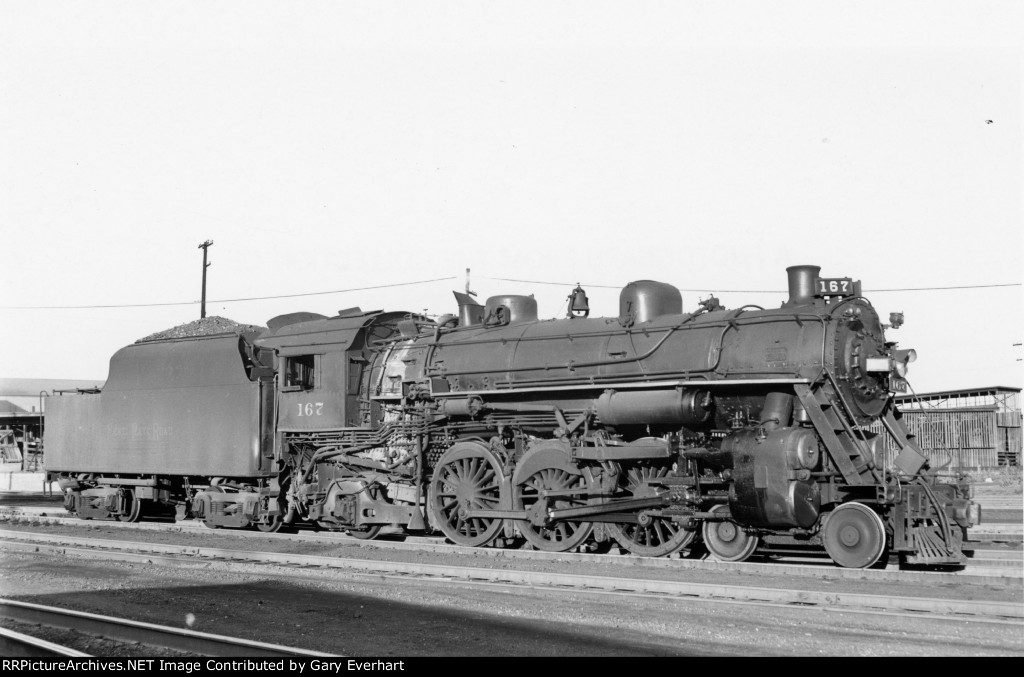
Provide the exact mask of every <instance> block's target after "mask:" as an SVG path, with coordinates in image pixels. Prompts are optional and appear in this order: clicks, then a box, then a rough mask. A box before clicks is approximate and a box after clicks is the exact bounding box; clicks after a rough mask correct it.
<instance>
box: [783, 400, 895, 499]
mask: <svg viewBox="0 0 1024 677" xmlns="http://www.w3.org/2000/svg"><path fill="white" fill-rule="evenodd" d="M793 387H794V389H795V390H796V396H797V397H798V398H799V399H800V404H802V405H803V407H804V411H806V412H807V414H808V416H810V418H811V423H813V424H814V428H815V430H817V431H818V435H820V436H821V439H822V441H823V442H824V443H825V447H826V449H828V453H829V456H830V457H831V458H832V462H833V463H835V465H836V467H837V468H838V469H839V472H840V473H842V475H843V479H845V480H846V483H847V484H849V485H851V486H864V485H877V484H881V483H882V480H881V478H880V477H879V476H878V473H877V472H876V471H875V461H874V459H873V458H871V456H870V454H869V453H868V449H867V447H866V445H865V444H864V442H863V440H862V439H861V438H859V437H858V436H857V433H856V432H855V431H854V429H853V427H852V426H851V425H850V423H849V421H848V420H847V418H846V416H845V415H844V412H840V411H837V403H836V402H833V401H832V400H831V399H830V398H829V397H828V395H826V394H825V392H824V390H823V389H822V388H818V389H817V390H812V389H811V387H810V386H809V385H803V384H797V385H795V386H793ZM838 392H839V390H838V388H836V393H837V395H838ZM840 397H841V396H840ZM844 404H845V403H844Z"/></svg>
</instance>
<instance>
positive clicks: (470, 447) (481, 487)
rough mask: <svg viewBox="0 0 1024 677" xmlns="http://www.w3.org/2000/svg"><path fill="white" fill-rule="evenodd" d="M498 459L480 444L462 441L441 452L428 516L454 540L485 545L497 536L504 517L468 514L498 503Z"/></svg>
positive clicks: (459, 543)
mask: <svg viewBox="0 0 1024 677" xmlns="http://www.w3.org/2000/svg"><path fill="white" fill-rule="evenodd" d="M501 486H502V473H501V463H500V462H499V461H498V459H497V457H496V456H495V455H494V453H493V452H492V451H491V450H490V449H488V448H487V447H486V446H484V445H482V444H476V443H473V442H464V443H461V444H456V445H454V446H453V447H452V448H451V449H449V450H448V451H446V452H444V454H443V455H442V456H441V458H440V459H438V461H437V466H436V467H435V468H434V476H433V477H432V478H431V480H430V494H429V501H428V504H429V507H430V517H431V520H432V521H433V523H434V525H435V526H437V527H438V528H439V529H440V530H441V531H442V532H443V533H444V535H445V536H447V537H448V538H449V539H451V541H452V542H453V543H456V544H458V545H465V546H470V547H479V546H484V545H487V544H488V543H490V542H491V541H493V540H494V539H495V538H497V536H498V534H499V533H500V532H501V528H502V526H503V524H504V520H503V519H502V518H500V517H498V518H495V517H486V516H470V512H471V511H476V510H497V509H498V508H499V507H500V506H501Z"/></svg>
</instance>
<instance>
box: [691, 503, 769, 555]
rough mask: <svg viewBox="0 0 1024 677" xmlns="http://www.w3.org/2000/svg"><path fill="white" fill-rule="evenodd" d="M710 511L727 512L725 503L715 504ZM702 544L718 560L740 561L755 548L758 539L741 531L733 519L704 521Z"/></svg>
mask: <svg viewBox="0 0 1024 677" xmlns="http://www.w3.org/2000/svg"><path fill="white" fill-rule="evenodd" d="M711 512H712V513H716V512H717V513H728V512H729V507H728V506H726V505H716V506H715V507H713V508H712V509H711ZM703 536H704V545H705V546H706V547H707V549H708V552H710V553H711V556H712V557H714V558H715V559H717V560H718V561H720V562H742V561H744V560H745V559H747V558H748V557H750V556H751V555H753V554H754V551H755V550H757V545H758V541H759V540H760V539H758V537H757V536H755V535H754V534H748V533H747V532H745V531H743V529H742V527H740V525H738V524H736V523H735V522H733V521H724V522H710V521H709V522H704V528H703Z"/></svg>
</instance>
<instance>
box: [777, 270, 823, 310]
mask: <svg viewBox="0 0 1024 677" xmlns="http://www.w3.org/2000/svg"><path fill="white" fill-rule="evenodd" d="M820 272H821V266H790V267H789V268H786V273H787V274H788V275H789V301H787V302H786V304H785V305H787V306H803V305H807V304H809V303H813V302H814V281H815V280H816V279H817V278H818V273H820Z"/></svg>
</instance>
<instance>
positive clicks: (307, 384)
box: [282, 355, 316, 390]
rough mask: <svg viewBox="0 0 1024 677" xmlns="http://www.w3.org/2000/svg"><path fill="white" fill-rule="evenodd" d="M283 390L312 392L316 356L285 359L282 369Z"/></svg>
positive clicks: (314, 383) (314, 381)
mask: <svg viewBox="0 0 1024 677" xmlns="http://www.w3.org/2000/svg"><path fill="white" fill-rule="evenodd" d="M282 387H283V388H284V389H285V390H312V389H313V388H315V387H316V355H296V356H294V357H289V358H287V362H286V363H285V368H284V383H283V384H282Z"/></svg>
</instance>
